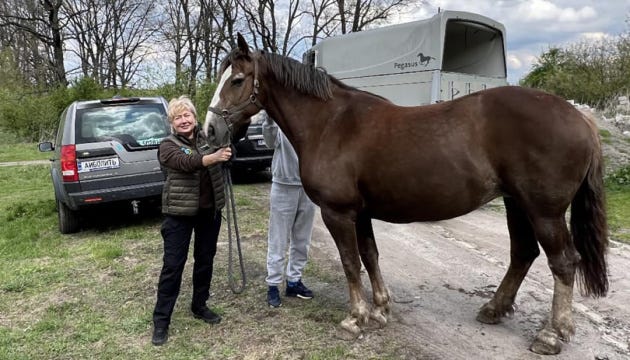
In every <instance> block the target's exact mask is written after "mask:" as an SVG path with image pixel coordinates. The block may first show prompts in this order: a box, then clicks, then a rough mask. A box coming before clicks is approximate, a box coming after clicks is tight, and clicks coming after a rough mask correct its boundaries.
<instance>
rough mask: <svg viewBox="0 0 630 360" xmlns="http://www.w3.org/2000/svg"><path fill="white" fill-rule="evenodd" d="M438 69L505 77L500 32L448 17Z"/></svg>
mask: <svg viewBox="0 0 630 360" xmlns="http://www.w3.org/2000/svg"><path fill="white" fill-rule="evenodd" d="M442 70H443V71H449V72H458V73H464V74H471V75H479V76H489V77H497V78H501V77H503V78H504V77H506V69H505V56H504V49H503V33H502V32H501V31H500V30H497V29H495V28H492V27H489V26H486V25H483V24H479V23H475V22H472V21H463V20H448V21H447V23H446V35H445V39H444V56H443V57H442Z"/></svg>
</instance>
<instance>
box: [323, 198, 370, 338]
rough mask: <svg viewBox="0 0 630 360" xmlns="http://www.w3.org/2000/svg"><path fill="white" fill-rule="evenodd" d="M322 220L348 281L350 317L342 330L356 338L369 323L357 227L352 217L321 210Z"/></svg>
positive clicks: (344, 322)
mask: <svg viewBox="0 0 630 360" xmlns="http://www.w3.org/2000/svg"><path fill="white" fill-rule="evenodd" d="M321 214H322V220H323V221H324V224H326V227H327V228H328V231H330V234H331V235H332V237H333V239H334V240H335V244H336V245H337V250H339V257H340V258H341V264H342V265H343V271H344V272H345V274H346V279H347V281H348V290H349V295H350V315H348V317H346V318H345V319H344V320H343V321H342V322H341V324H340V325H341V328H342V329H343V330H346V331H347V332H348V333H350V335H351V336H352V337H354V338H356V337H358V336H359V335H360V333H361V327H360V326H361V325H364V324H366V323H367V320H368V318H369V308H368V305H367V302H366V301H365V298H364V297H363V287H362V285H361V275H360V271H361V260H360V259H359V250H358V247H357V237H356V233H355V230H356V226H355V222H354V221H353V220H352V218H351V217H349V216H345V215H342V214H339V213H337V212H334V211H332V210H326V209H323V208H322V209H321Z"/></svg>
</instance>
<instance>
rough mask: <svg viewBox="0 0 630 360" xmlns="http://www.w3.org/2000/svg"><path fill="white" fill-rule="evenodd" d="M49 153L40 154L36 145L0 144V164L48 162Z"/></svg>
mask: <svg viewBox="0 0 630 360" xmlns="http://www.w3.org/2000/svg"><path fill="white" fill-rule="evenodd" d="M51 154H52V153H50V152H41V151H39V149H38V148H37V143H12V142H9V143H7V142H2V143H0V162H7V161H29V160H48V159H50V157H51Z"/></svg>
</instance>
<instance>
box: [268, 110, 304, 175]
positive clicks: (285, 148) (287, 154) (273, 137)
mask: <svg viewBox="0 0 630 360" xmlns="http://www.w3.org/2000/svg"><path fill="white" fill-rule="evenodd" d="M261 115H262V116H263V117H264V121H263V125H262V132H263V137H264V138H265V142H266V143H267V146H269V147H270V148H272V149H274V153H273V160H271V175H272V181H273V182H276V183H279V184H284V185H300V186H301V185H302V181H301V180H300V167H299V165H298V157H297V154H296V153H295V150H293V146H291V143H290V142H289V140H288V139H287V137H286V136H285V135H284V134H283V133H282V130H280V128H279V127H278V125H276V123H275V122H274V121H273V120H272V119H271V118H270V117H269V115H267V113H266V112H265V111H264V110H263V111H261Z"/></svg>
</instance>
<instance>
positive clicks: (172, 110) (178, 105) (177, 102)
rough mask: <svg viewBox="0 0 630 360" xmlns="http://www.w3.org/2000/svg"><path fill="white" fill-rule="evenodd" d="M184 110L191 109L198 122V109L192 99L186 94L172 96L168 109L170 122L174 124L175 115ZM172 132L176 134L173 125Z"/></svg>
mask: <svg viewBox="0 0 630 360" xmlns="http://www.w3.org/2000/svg"><path fill="white" fill-rule="evenodd" d="M184 111H190V112H191V113H192V114H193V115H194V116H195V123H197V110H195V105H193V103H192V101H191V100H190V99H189V98H188V96H186V95H182V96H180V97H178V98H172V99H171V101H169V103H168V111H167V116H168V122H169V123H171V124H172V123H173V120H174V119H175V117H176V116H177V115H180V114H181V113H183V112H184ZM171 133H173V134H175V129H174V128H173V126H172V125H171Z"/></svg>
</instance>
